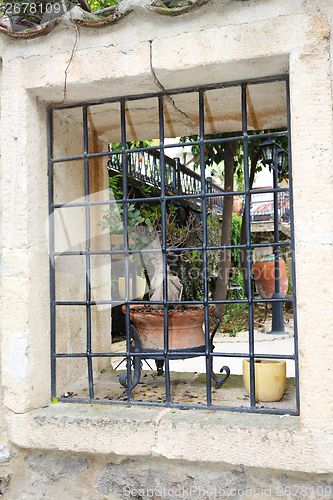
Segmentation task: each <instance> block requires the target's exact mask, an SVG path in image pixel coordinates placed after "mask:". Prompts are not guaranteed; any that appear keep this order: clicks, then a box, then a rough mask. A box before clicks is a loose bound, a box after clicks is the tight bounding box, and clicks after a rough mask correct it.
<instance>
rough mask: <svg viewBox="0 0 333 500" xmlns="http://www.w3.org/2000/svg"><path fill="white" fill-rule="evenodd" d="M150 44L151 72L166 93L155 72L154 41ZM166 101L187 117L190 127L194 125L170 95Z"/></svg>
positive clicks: (159, 86)
mask: <svg viewBox="0 0 333 500" xmlns="http://www.w3.org/2000/svg"><path fill="white" fill-rule="evenodd" d="M149 44H150V69H151V72H152V75H153V78H154V82H155V83H156V85H157V87H158V88H159V89H160V90H162V91H163V92H165V90H166V89H165V88H164V87H163V85H162V84H161V82H160V81H159V79H158V78H157V76H156V73H155V71H154V68H153V41H152V40H149ZM164 97H165V100H166V101H167V102H168V103H169V104H171V106H172V107H173V108H174V109H175V110H176V111H177V113H180V114H181V115H182V116H183V117H185V119H186V121H187V123H188V124H190V125H192V126H193V125H194V124H193V122H192V120H191V118H190V117H189V116H188V115H187V114H186V113H185V111H182V110H181V109H179V108H178V106H176V103H175V101H174V100H173V99H172V97H171V96H169V95H165V96H164Z"/></svg>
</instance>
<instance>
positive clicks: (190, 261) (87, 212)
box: [48, 76, 299, 414]
mask: <svg viewBox="0 0 333 500" xmlns="http://www.w3.org/2000/svg"><path fill="white" fill-rule="evenodd" d="M48 117H49V118H48V124H49V174H50V175H49V179H50V182H49V205H50V206H49V212H50V225H49V228H50V229H49V231H50V293H51V379H52V387H51V393H52V397H57V398H58V400H60V401H67V402H92V401H93V402H96V403H104V404H116V403H117V404H119V403H122V402H126V404H128V403H131V404H137V405H150V406H170V407H186V408H214V409H224V410H228V409H229V410H233V411H247V412H259V413H290V414H298V411H299V394H298V361H297V323H296V302H295V270H294V258H293V256H294V251H293V250H294V240H293V210H292V175H291V139H290V111H289V81H288V77H287V76H280V77H272V78H266V79H260V80H251V81H248V82H244V83H238V82H236V83H228V84H226V83H224V84H214V85H209V86H205V87H200V88H191V89H178V90H172V91H165V92H160V93H158V94H156V95H153V94H149V95H138V96H129V97H125V98H119V99H116V98H115V99H109V100H103V101H101V102H90V103H84V104H76V105H66V106H60V107H53V108H50V109H49V114H48ZM259 145H260V147H259ZM283 147H284V148H285V149H283ZM283 151H285V153H283ZM269 155H271V157H270V156H269ZM286 158H287V163H285V161H286ZM286 165H287V166H286ZM255 166H256V168H255ZM259 170H262V171H266V173H267V172H268V173H269V175H270V182H271V184H269V185H267V186H265V185H264V186H262V187H259V188H258V187H254V185H253V183H254V177H255V175H257V173H258V171H259ZM283 177H285V179H283ZM242 221H243V223H242ZM259 225H261V226H260V227H259ZM262 234H264V237H262V236H261V237H260V235H262ZM286 263H287V264H289V266H288V268H287V267H286ZM264 275H265V276H264ZM266 275H267V276H266ZM262 276H263V277H266V278H272V283H270V284H269V285H266V284H262V283H261V282H260V279H259V278H261V277H262ZM267 287H268V288H267ZM116 308H117V309H118V311H120V313H121V315H122V318H123V319H124V326H123V330H124V334H125V335H124V337H123V340H122V341H121V342H114V338H115V329H113V339H112V338H111V328H112V323H114V324H116V325H117V323H116V320H115V318H114V317H113V316H112V311H114V310H115V309H116ZM259 312H261V313H262V315H264V314H265V317H264V318H261V321H262V322H265V321H266V316H267V314H268V315H270V316H272V331H271V333H270V334H267V335H266V337H265V339H266V340H267V338H268V336H269V335H271V336H272V337H271V338H273V336H274V335H275V336H277V337H279V336H280V338H285V336H288V335H289V337H290V339H288V340H290V342H289V343H288V345H289V351H288V352H285V351H284V350H283V349H282V350H281V352H279V351H278V352H272V351H271V347H272V344H273V343H272V342H269V341H267V342H259V338H261V337H262V336H261V337H260V332H259V331H258V325H259V322H258V317H257V316H258V314H259ZM285 316H288V317H290V318H292V323H293V334H292V335H291V334H288V333H287V332H286V331H285V326H284V325H285V321H284V319H285ZM184 317H185V318H186V319H185V326H183V325H179V324H178V322H180V320H183V319H184ZM157 320H158V323H157V324H156V323H154V322H155V321H157ZM228 322H229V323H231V325H232V331H231V332H230V331H229V337H226V336H223V330H224V329H226V327H227V326H228ZM147 324H148V326H149V328H148V330H147V329H146V327H147ZM118 329H119V330H121V329H122V327H119V328H118ZM240 332H243V333H242V339H243V341H244V342H239V343H237V342H235V343H234V344H232V346H231V349H230V345H229V346H227V344H228V341H229V343H230V342H231V339H234V338H235V337H237V335H240ZM182 336H183V338H182ZM116 340H118V339H116ZM244 346H245V347H244ZM227 347H228V348H227ZM239 361H242V362H243V365H244V366H243V371H244V384H245V387H246V390H247V391H248V394H247V392H246V390H245V388H244V385H243V378H242V376H241V374H240V372H239V367H238V369H237V370H238V371H237V370H236V371H234V368H233V366H234V364H235V362H238V364H239ZM285 362H287V364H288V370H290V367H291V372H290V373H291V374H292V376H290V374H289V375H288V373H287V377H288V378H287V386H286V389H282V394H281V395H280V397H282V398H281V400H280V401H279V402H275V401H274V402H272V401H267V400H265V398H266V396H263V395H262V394H261V393H259V392H257V391H258V390H259V389H258V388H257V385H258V384H259V382H260V373H261V369H262V370H264V369H266V368H269V367H273V368H274V369H275V368H276V369H278V370H279V369H281V366H282V371H280V372H278V374H277V375H275V378H276V377H277V378H278V379H280V378H281V379H283V378H284V377H285V372H283V369H284V366H283V365H284V363H285ZM185 365H186V366H187V368H186V369H185V370H184V367H185ZM273 365H276V366H273ZM188 366H191V368H190V369H189V368H188ZM229 366H230V368H229ZM273 368H272V369H273ZM186 370H188V371H186ZM184 373H185V375H184ZM247 377H248V379H247ZM280 390H281V389H280ZM284 391H285V392H284Z"/></svg>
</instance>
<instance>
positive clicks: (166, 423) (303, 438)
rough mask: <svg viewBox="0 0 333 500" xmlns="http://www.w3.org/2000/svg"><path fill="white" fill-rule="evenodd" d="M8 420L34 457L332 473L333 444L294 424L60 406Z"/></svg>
mask: <svg viewBox="0 0 333 500" xmlns="http://www.w3.org/2000/svg"><path fill="white" fill-rule="evenodd" d="M7 420H8V424H9V435H10V439H11V440H12V442H13V443H14V444H16V445H17V446H19V447H24V448H30V449H42V450H61V451H70V452H83V453H99V454H115V455H119V456H122V457H124V456H134V455H136V456H162V457H165V458H168V459H185V460H189V461H196V462H201V461H204V462H219V461H222V462H227V463H230V464H243V465H248V466H258V467H259V466H261V467H262V466H264V467H272V468H277V469H289V470H299V471H305V472H309V471H312V472H329V471H330V468H331V467H330V463H332V460H333V436H331V435H328V436H327V435H326V436H325V440H323V439H322V436H318V435H317V434H316V433H312V432H310V431H306V430H302V429H301V426H300V418H299V417H295V416H283V417H282V416H279V415H260V414H248V413H234V412H224V411H216V412H213V413H212V412H210V411H208V410H187V411H183V410H179V409H177V410H172V409H170V408H147V407H139V406H131V407H127V406H118V405H117V406H116V405H114V406H112V407H111V406H109V405H108V406H105V405H89V404H88V405H86V404H70V403H59V404H54V405H52V404H50V405H49V406H47V407H45V408H40V409H38V410H35V411H31V412H29V413H25V414H14V413H7ZM300 449H301V450H302V453H301V454H300V453H299V450H300Z"/></svg>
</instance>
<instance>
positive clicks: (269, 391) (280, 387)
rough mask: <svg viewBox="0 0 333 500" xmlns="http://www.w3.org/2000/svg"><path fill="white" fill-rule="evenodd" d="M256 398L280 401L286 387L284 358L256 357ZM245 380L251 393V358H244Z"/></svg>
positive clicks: (246, 387) (248, 391) (247, 389)
mask: <svg viewBox="0 0 333 500" xmlns="http://www.w3.org/2000/svg"><path fill="white" fill-rule="evenodd" d="M254 376H255V398H256V400H257V401H280V399H281V398H282V396H283V394H284V390H285V387H286V361H285V360H284V359H255V360H254ZM243 381H244V385H245V389H246V391H247V393H248V395H250V360H249V359H243Z"/></svg>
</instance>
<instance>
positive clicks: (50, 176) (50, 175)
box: [47, 109, 57, 399]
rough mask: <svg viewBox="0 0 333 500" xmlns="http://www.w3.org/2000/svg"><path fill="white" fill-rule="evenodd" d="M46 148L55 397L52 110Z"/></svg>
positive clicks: (52, 378) (48, 123)
mask: <svg viewBox="0 0 333 500" xmlns="http://www.w3.org/2000/svg"><path fill="white" fill-rule="evenodd" d="M47 128H48V134H47V149H48V184H49V248H50V331H51V338H50V342H51V345H50V348H51V398H52V399H53V398H55V397H56V392H57V382H56V357H55V350H56V311H55V304H54V303H55V268H54V250H55V248H54V209H53V204H54V188H53V162H52V160H53V110H52V109H48V110H47Z"/></svg>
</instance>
